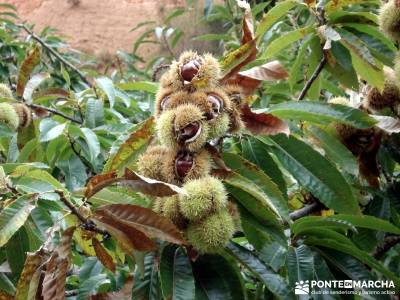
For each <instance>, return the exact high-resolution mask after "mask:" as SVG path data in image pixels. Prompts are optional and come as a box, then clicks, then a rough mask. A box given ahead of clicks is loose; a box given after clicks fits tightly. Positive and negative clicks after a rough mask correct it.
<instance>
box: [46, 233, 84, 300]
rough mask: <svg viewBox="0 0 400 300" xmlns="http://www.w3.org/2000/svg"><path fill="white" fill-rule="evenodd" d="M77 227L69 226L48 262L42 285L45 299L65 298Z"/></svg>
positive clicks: (62, 299) (56, 299)
mask: <svg viewBox="0 0 400 300" xmlns="http://www.w3.org/2000/svg"><path fill="white" fill-rule="evenodd" d="M75 229H76V227H69V228H68V229H66V230H65V231H64V232H63V234H62V236H61V239H60V244H59V245H58V246H57V248H56V249H55V250H54V251H53V253H52V255H51V257H50V259H49V261H48V262H47V264H46V273H45V275H44V279H43V286H42V296H43V299H44V300H64V299H65V280H66V278H67V272H68V269H69V265H70V263H71V243H72V236H73V234H74V231H75Z"/></svg>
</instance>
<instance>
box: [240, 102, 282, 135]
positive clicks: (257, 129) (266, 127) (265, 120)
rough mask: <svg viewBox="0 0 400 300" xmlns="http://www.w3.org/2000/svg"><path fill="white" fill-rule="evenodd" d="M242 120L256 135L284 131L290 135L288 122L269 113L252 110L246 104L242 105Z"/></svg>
mask: <svg viewBox="0 0 400 300" xmlns="http://www.w3.org/2000/svg"><path fill="white" fill-rule="evenodd" d="M241 116H242V120H243V122H244V124H245V126H246V128H247V129H248V130H249V131H250V132H251V133H252V134H255V135H275V134H279V133H284V134H286V135H289V133H290V130H289V126H288V124H287V123H286V122H285V121H283V120H281V119H279V118H277V117H275V116H273V115H271V114H267V113H255V112H252V111H251V109H250V107H249V106H248V105H247V104H246V105H244V106H243V107H242V115H241Z"/></svg>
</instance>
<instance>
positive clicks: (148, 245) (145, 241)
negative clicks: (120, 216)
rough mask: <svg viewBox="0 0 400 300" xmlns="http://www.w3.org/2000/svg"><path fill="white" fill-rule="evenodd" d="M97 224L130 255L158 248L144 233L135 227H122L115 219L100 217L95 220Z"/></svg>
mask: <svg viewBox="0 0 400 300" xmlns="http://www.w3.org/2000/svg"><path fill="white" fill-rule="evenodd" d="M95 223H96V224H97V225H99V226H101V227H103V228H104V229H106V230H107V231H108V232H109V233H110V234H111V236H112V237H113V238H114V239H115V240H116V241H117V242H118V243H119V245H120V246H121V248H122V249H123V250H124V251H125V252H126V253H127V254H128V255H131V256H132V255H133V252H134V251H135V250H138V251H151V250H154V249H155V247H156V244H155V243H154V241H153V240H151V239H150V238H148V237H147V236H146V235H145V234H144V233H142V232H140V231H139V230H137V229H135V228H133V227H129V226H124V225H123V224H122V225H121V224H120V222H118V221H116V220H114V219H110V218H108V217H100V216H99V217H98V218H95Z"/></svg>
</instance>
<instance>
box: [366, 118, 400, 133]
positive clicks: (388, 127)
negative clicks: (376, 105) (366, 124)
mask: <svg viewBox="0 0 400 300" xmlns="http://www.w3.org/2000/svg"><path fill="white" fill-rule="evenodd" d="M371 117H373V118H374V119H375V120H377V121H378V124H376V125H375V126H376V127H378V128H380V129H382V130H383V131H385V132H387V133H389V134H392V133H399V132H400V120H399V119H396V118H392V117H389V116H376V115H371Z"/></svg>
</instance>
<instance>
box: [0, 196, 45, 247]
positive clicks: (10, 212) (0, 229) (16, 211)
mask: <svg viewBox="0 0 400 300" xmlns="http://www.w3.org/2000/svg"><path fill="white" fill-rule="evenodd" d="M36 196H37V195H36V194H34V195H23V196H21V197H19V198H18V199H16V200H14V201H13V202H11V204H9V205H8V206H6V207H5V208H4V209H3V210H2V211H1V213H0V247H2V246H4V245H5V244H6V243H7V242H8V240H9V239H10V238H11V237H12V236H13V234H14V233H15V232H17V230H18V229H19V228H20V227H21V226H22V225H24V223H25V221H26V220H27V219H28V217H29V214H30V213H31V211H32V210H33V209H34V208H35V206H34V205H32V203H31V201H32V200H33V199H34V198H36Z"/></svg>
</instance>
